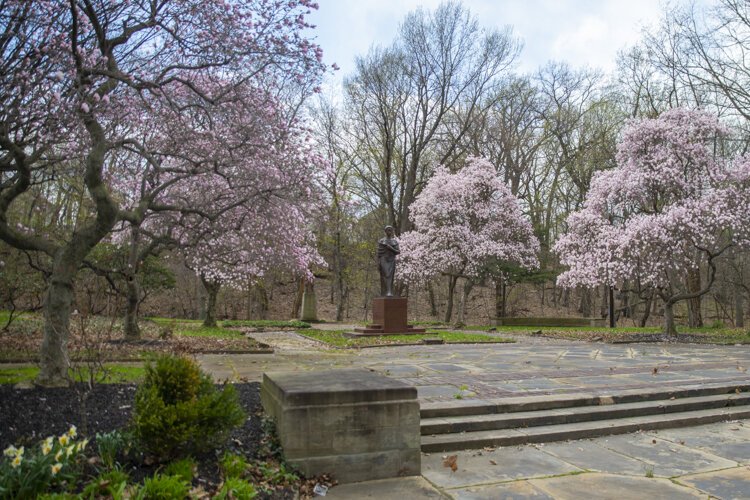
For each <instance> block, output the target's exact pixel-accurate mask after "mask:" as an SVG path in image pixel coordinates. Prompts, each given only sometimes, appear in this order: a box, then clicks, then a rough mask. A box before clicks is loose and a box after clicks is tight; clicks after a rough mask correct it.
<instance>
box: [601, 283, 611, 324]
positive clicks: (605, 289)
mask: <svg viewBox="0 0 750 500" xmlns="http://www.w3.org/2000/svg"><path fill="white" fill-rule="evenodd" d="M601 292H602V300H601V301H600V302H599V317H600V318H606V317H608V316H609V308H610V301H609V292H610V290H609V286H607V285H602V287H601ZM612 307H613V308H614V304H612Z"/></svg>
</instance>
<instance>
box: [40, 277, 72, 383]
mask: <svg viewBox="0 0 750 500" xmlns="http://www.w3.org/2000/svg"><path fill="white" fill-rule="evenodd" d="M57 267H58V265H57V263H56V265H55V268H57ZM72 304H73V277H72V276H71V273H69V272H64V273H60V272H59V271H58V273H55V272H54V271H53V276H52V279H51V280H50V284H49V288H47V294H46V299H45V304H44V338H43V340H42V347H41V350H40V353H39V356H40V371H39V375H38V376H37V379H36V382H37V383H38V384H39V385H42V386H46V387H52V386H65V385H68V384H69V377H68V368H69V367H70V359H69V358H68V347H67V346H68V335H69V332H70V313H71V309H72Z"/></svg>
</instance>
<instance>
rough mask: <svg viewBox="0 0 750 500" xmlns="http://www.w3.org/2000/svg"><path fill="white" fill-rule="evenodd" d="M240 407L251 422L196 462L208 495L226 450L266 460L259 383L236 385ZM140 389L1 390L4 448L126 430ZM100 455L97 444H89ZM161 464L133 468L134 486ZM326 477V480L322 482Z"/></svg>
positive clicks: (284, 493) (303, 487) (0, 442)
mask: <svg viewBox="0 0 750 500" xmlns="http://www.w3.org/2000/svg"><path fill="white" fill-rule="evenodd" d="M235 388H236V390H237V395H238V397H239V400H240V403H241V404H242V406H243V408H244V409H245V411H246V412H247V414H248V416H249V418H248V419H247V420H246V421H245V424H244V425H243V426H241V427H239V428H237V429H235V430H234V431H233V432H232V434H231V436H230V439H229V442H228V444H227V445H226V446H225V447H224V448H223V449H221V450H218V451H217V452H216V453H212V454H208V455H205V456H202V457H196V460H197V461H198V474H197V478H196V481H195V482H194V484H195V485H200V486H202V487H203V489H205V490H208V491H213V490H215V489H216V488H217V487H218V485H219V483H220V482H221V477H220V473H219V469H218V466H217V457H219V456H221V455H222V454H223V453H224V451H225V450H230V451H232V452H235V453H239V454H242V455H244V456H246V457H249V458H262V457H259V456H258V454H259V452H260V450H261V439H262V438H263V430H262V426H261V415H262V409H261V404H260V393H259V390H260V384H259V383H257V382H255V383H240V384H235ZM135 392H136V386H135V385H124V384H99V385H95V386H94V387H93V389H91V390H88V389H87V387H86V386H85V385H83V384H77V385H75V386H74V387H70V388H41V387H34V388H32V389H16V388H14V387H12V386H10V385H0V407H2V411H0V446H2V448H3V449H4V448H5V447H6V446H8V445H10V444H15V445H16V446H18V445H25V446H36V445H37V443H38V442H39V441H40V440H41V439H44V438H45V437H47V436H50V435H59V434H62V433H64V432H65V431H67V430H68V428H69V427H70V426H71V425H75V426H77V427H78V431H79V433H80V434H81V435H82V436H85V437H88V438H91V439H93V438H94V437H95V436H96V434H97V433H104V432H110V431H113V430H115V429H119V428H122V427H125V426H126V425H127V424H128V422H129V420H130V416H131V412H132V406H133V401H134V396H135ZM90 446H91V448H90V449H92V450H96V444H95V442H92V445H90ZM158 468H159V466H158V464H151V465H146V464H144V463H138V464H134V463H131V464H128V465H127V472H128V473H129V474H130V477H131V479H132V480H134V481H140V480H142V479H143V478H144V477H148V476H151V475H152V474H154V473H155V472H156V471H157V470H158ZM326 479H327V478H323V480H322V481H323V482H327V481H326ZM315 482H316V480H315V479H314V478H313V479H310V480H307V481H303V482H302V483H301V484H300V485H298V487H299V489H300V491H301V493H302V496H305V495H304V493H305V492H306V491H310V492H311V491H312V487H313V486H314V484H315ZM295 495H296V492H295V490H294V489H292V488H289V487H286V488H280V489H277V490H275V491H273V492H271V494H270V495H269V494H261V495H259V498H273V499H291V498H295Z"/></svg>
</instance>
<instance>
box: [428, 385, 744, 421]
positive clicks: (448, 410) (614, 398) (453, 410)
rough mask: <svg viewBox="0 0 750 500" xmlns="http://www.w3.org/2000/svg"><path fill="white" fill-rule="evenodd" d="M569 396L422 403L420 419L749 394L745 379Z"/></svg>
mask: <svg viewBox="0 0 750 500" xmlns="http://www.w3.org/2000/svg"><path fill="white" fill-rule="evenodd" d="M605 391H606V389H603V390H602V391H601V392H599V393H593V392H591V393H589V392H587V393H583V392H582V393H569V394H552V395H539V396H518V397H509V398H502V399H481V400H471V399H469V400H460V401H441V402H436V403H422V404H421V408H420V416H421V417H422V418H423V419H425V418H438V417H457V416H466V415H486V414H496V413H515V412H526V411H537V410H553V409H561V408H575V407H579V406H597V405H611V404H620V403H635V402H641V401H659V400H669V399H670V398H685V397H699V396H713V395H719V394H730V393H736V392H737V391H740V392H747V391H750V383H748V379H747V377H738V378H737V379H732V380H724V381H720V382H713V383H708V384H693V385H672V386H662V387H659V388H645V389H644V388H641V389H627V390H618V391H617V392H605Z"/></svg>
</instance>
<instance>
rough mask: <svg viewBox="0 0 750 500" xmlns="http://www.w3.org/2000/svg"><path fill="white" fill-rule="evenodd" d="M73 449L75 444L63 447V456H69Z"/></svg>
mask: <svg viewBox="0 0 750 500" xmlns="http://www.w3.org/2000/svg"><path fill="white" fill-rule="evenodd" d="M74 449H75V445H72V444H71V445H70V446H68V447H67V448H65V457H66V458H67V457H69V456H71V455H72V454H73V450H74Z"/></svg>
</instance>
